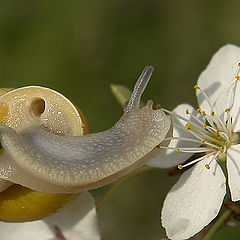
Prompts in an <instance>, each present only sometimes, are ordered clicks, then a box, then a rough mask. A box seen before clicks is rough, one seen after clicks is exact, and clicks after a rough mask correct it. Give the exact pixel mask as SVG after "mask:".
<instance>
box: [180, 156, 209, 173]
mask: <svg viewBox="0 0 240 240" xmlns="http://www.w3.org/2000/svg"><path fill="white" fill-rule="evenodd" d="M210 155H212V152H211V153H208V154H206V155H204V156H202V157H200V158H197V159H194V160H193V161H191V162H189V163H186V164H184V165H178V168H179V166H180V167H181V168H179V169H183V168H185V167H188V166H190V165H192V164H194V163H197V162H199V161H201V160H202V159H204V158H206V157H208V156H210Z"/></svg>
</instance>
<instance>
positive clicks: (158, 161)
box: [147, 104, 201, 168]
mask: <svg viewBox="0 0 240 240" xmlns="http://www.w3.org/2000/svg"><path fill="white" fill-rule="evenodd" d="M186 109H188V110H189V112H190V113H193V115H195V116H196V115H198V117H200V118H201V116H200V114H198V113H197V112H196V111H195V110H194V108H193V107H192V106H191V105H189V104H180V105H178V106H177V107H176V108H174V109H173V112H174V113H176V114H178V115H180V116H182V117H184V118H186V119H187V120H188V121H192V122H195V123H196V124H197V122H196V120H194V119H192V117H191V116H190V115H189V114H186V112H185V111H186ZM172 120H173V136H174V137H181V138H190V139H194V140H196V138H195V137H193V135H192V134H191V133H190V132H189V131H187V130H186V128H185V125H186V123H187V122H186V121H183V120H178V119H176V118H175V117H172ZM178 125H180V126H182V127H179V126H178ZM200 145H201V143H200V141H199V143H196V142H191V141H185V140H171V142H170V143H169V145H168V146H169V147H173V148H179V147H198V146H200ZM192 155H193V153H182V152H176V151H175V150H171V149H167V150H166V149H163V150H162V152H161V153H160V155H159V156H158V157H156V158H153V159H152V160H151V161H149V162H148V163H147V165H149V166H151V167H159V168H169V167H173V166H176V165H178V164H179V163H183V162H185V161H186V160H187V159H188V158H190V157H191V156H192Z"/></svg>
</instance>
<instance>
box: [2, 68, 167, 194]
mask: <svg viewBox="0 0 240 240" xmlns="http://www.w3.org/2000/svg"><path fill="white" fill-rule="evenodd" d="M152 72H153V67H152V66H147V67H146V68H145V69H144V70H143V72H142V74H141V75H140V77H139V79H138V81H137V83H136V85H135V87H134V90H133V93H132V95H131V98H130V100H129V102H128V104H127V106H126V108H125V111H124V113H123V116H122V117H121V118H120V120H119V121H118V122H117V123H116V124H115V125H114V126H113V127H111V128H110V129H108V130H106V131H103V132H99V133H93V134H87V135H83V136H62V135H56V134H54V133H52V132H49V131H47V130H46V129H44V128H43V127H41V126H39V124H36V125H35V126H34V125H32V126H29V127H26V128H24V129H21V128H20V129H19V130H18V131H17V130H16V129H13V128H11V126H10V127H9V126H5V125H0V133H1V135H0V140H1V145H2V147H3V152H2V153H1V154H0V177H1V178H2V179H3V180H8V181H11V182H14V183H18V184H20V185H23V186H26V187H28V188H31V189H34V190H36V191H41V192H49V193H74V192H80V191H82V190H88V189H93V188H98V187H100V186H103V185H105V184H107V183H110V182H113V181H115V180H116V179H118V178H119V177H121V176H123V175H125V174H127V173H128V172H129V171H131V170H133V169H135V168H137V167H139V166H141V165H142V164H143V163H144V162H146V161H148V160H149V156H151V154H152V151H155V150H154V149H155V148H156V146H157V145H158V144H160V143H161V142H162V141H163V140H164V138H165V136H166V134H167V133H168V132H169V130H170V125H171V124H170V123H171V122H170V118H169V117H167V116H166V115H165V114H164V112H163V111H162V110H161V109H156V110H153V109H152V104H153V103H152V101H151V100H149V101H148V102H147V104H146V105H145V106H144V107H143V108H139V102H140V98H141V95H142V93H143V91H144V89H145V87H146V85H147V83H148V81H149V79H150V77H151V75H152ZM42 114H43V113H42Z"/></svg>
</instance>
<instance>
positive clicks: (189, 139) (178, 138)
mask: <svg viewBox="0 0 240 240" xmlns="http://www.w3.org/2000/svg"><path fill="white" fill-rule="evenodd" d="M169 140H183V141H189V142H196V143H200V141H199V140H196V139H192V138H183V137H169V138H165V139H164V140H163V142H164V141H169Z"/></svg>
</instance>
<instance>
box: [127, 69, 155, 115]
mask: <svg viewBox="0 0 240 240" xmlns="http://www.w3.org/2000/svg"><path fill="white" fill-rule="evenodd" d="M153 70H154V68H153V66H146V67H145V68H144V70H143V71H142V73H141V75H140V76H139V78H138V80H137V82H136V84H135V86H134V90H133V92H132V95H131V98H130V100H129V102H128V104H127V106H126V110H125V113H126V114H127V113H129V112H131V111H133V110H135V109H139V103H140V100H141V96H142V94H143V92H144V90H145V88H146V86H147V84H148V82H149V80H150V78H151V76H152V73H153Z"/></svg>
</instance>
